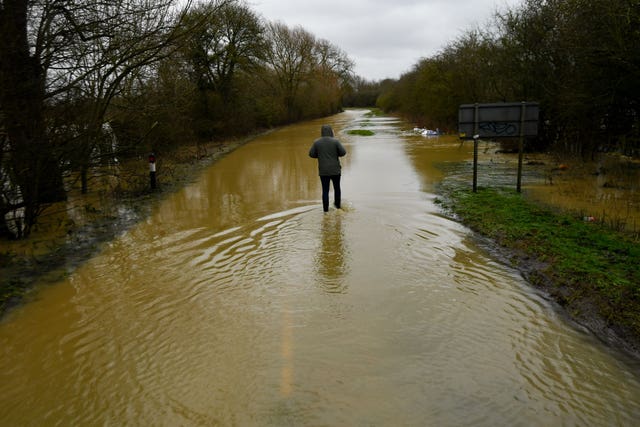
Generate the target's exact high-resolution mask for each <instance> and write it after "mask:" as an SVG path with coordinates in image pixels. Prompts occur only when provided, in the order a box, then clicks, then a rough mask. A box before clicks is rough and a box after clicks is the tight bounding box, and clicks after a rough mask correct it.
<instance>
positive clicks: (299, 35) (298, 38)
mask: <svg viewBox="0 0 640 427" xmlns="http://www.w3.org/2000/svg"><path fill="white" fill-rule="evenodd" d="M268 33H269V42H270V43H271V49H269V53H268V57H267V64H268V66H269V67H270V68H271V69H272V71H273V73H274V75H275V77H276V82H277V85H278V89H279V90H280V92H281V94H282V98H283V102H284V105H285V108H286V110H287V115H288V117H287V119H288V120H289V121H293V120H297V119H298V118H299V117H300V116H301V114H300V111H299V106H298V105H297V96H298V92H299V90H300V87H301V85H302V83H303V82H304V81H305V80H306V79H307V78H308V77H309V74H310V72H311V70H312V68H313V64H314V57H313V49H314V46H315V43H316V40H315V37H314V36H313V34H311V33H309V32H307V31H306V30H305V29H303V28H302V27H296V28H294V29H290V28H289V27H287V26H286V25H285V24H283V23H281V22H274V23H270V24H269V25H268Z"/></svg>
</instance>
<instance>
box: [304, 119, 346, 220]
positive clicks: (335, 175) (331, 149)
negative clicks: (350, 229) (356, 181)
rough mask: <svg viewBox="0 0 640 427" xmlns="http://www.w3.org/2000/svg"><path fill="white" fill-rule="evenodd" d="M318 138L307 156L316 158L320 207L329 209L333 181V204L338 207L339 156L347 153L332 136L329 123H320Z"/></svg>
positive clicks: (339, 196)
mask: <svg viewBox="0 0 640 427" xmlns="http://www.w3.org/2000/svg"><path fill="white" fill-rule="evenodd" d="M320 135H321V136H320V138H318V139H316V140H315V141H314V142H313V145H312V146H311V149H310V150H309V157H312V158H314V159H318V173H319V175H320V182H322V208H323V209H324V211H325V212H328V211H329V185H330V184H331V183H333V191H334V201H333V203H334V205H335V207H336V208H338V209H340V202H341V200H340V199H341V197H342V192H341V190H340V174H341V172H342V166H340V157H343V156H344V155H346V154H347V150H345V149H344V147H343V146H342V144H341V143H340V141H338V140H337V139H336V138H334V136H333V129H331V126H329V125H322V128H321V129H320Z"/></svg>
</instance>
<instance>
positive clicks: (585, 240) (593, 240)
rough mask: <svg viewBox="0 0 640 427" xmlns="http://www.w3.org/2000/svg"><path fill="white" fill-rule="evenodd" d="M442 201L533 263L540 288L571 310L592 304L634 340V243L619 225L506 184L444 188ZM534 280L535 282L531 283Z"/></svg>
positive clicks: (639, 293)
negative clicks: (538, 200)
mask: <svg viewBox="0 0 640 427" xmlns="http://www.w3.org/2000/svg"><path fill="white" fill-rule="evenodd" d="M445 192H446V194H445V196H446V201H445V202H443V205H444V207H445V208H446V209H447V210H449V211H450V212H453V213H454V214H455V215H456V216H457V217H459V219H460V220H461V221H462V222H463V223H465V224H467V225H468V226H469V227H470V228H472V229H473V230H475V231H477V232H479V233H480V234H482V235H484V236H487V237H489V238H491V239H492V240H494V241H495V242H497V243H498V244H499V245H501V246H502V247H504V248H507V249H508V250H511V251H513V253H515V254H519V256H518V257H517V258H518V262H520V263H524V262H528V263H529V264H531V263H535V264H536V269H537V270H538V271H537V274H536V275H535V276H536V277H538V278H542V277H544V278H545V280H544V281H545V283H544V285H545V288H546V289H547V290H548V291H549V292H550V293H551V295H552V296H554V297H555V298H556V300H557V301H558V302H560V303H561V304H563V305H565V306H566V307H567V308H568V309H569V311H570V312H571V314H573V315H574V316H575V317H577V318H581V317H583V316H588V315H589V313H588V312H589V311H593V310H596V311H597V315H598V316H600V317H601V318H602V319H603V320H604V321H605V322H606V323H607V327H613V328H614V329H615V330H616V331H622V332H623V333H624V334H625V335H629V334H631V335H632V336H633V337H635V341H636V342H640V340H639V338H640V244H639V243H638V241H637V240H634V239H633V238H632V237H630V236H628V235H626V234H623V233H622V232H619V231H615V230H611V229H608V228H605V227H603V226H602V225H599V224H595V223H590V222H585V221H584V220H583V219H582V218H578V217H575V216H571V215H569V214H566V213H561V212H556V211H553V210H551V209H549V208H545V207H541V206H540V205H538V204H535V203H533V202H531V201H528V200H527V199H526V198H525V197H524V196H522V195H521V194H519V193H516V192H515V191H512V190H501V189H489V188H480V189H478V192H477V193H473V192H471V191H470V190H461V189H448V190H445ZM534 284H536V283H534Z"/></svg>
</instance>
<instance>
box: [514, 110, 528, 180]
mask: <svg viewBox="0 0 640 427" xmlns="http://www.w3.org/2000/svg"><path fill="white" fill-rule="evenodd" d="M526 111H527V104H526V103H525V102H524V101H522V104H521V105H520V140H519V141H518V182H517V184H516V191H517V192H518V193H520V192H521V191H522V157H523V155H524V153H523V152H524V118H525V113H526Z"/></svg>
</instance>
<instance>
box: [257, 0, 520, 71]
mask: <svg viewBox="0 0 640 427" xmlns="http://www.w3.org/2000/svg"><path fill="white" fill-rule="evenodd" d="M248 3H249V5H250V6H251V7H252V9H253V10H255V11H256V12H257V13H259V14H260V15H262V16H263V17H264V18H265V19H267V20H269V21H281V22H284V23H285V24H287V26H289V27H290V28H293V27H295V26H298V25H300V26H302V27H303V28H304V29H305V30H307V31H309V32H310V33H312V34H313V35H315V36H316V37H317V38H320V39H326V40H328V41H329V42H331V44H333V45H335V46H338V47H339V48H341V49H342V50H343V51H345V52H346V53H347V55H348V56H349V58H351V59H352V60H353V61H354V62H355V63H356V66H355V73H356V74H357V75H359V76H361V77H364V78H365V79H367V80H380V79H384V78H388V77H390V78H394V79H396V78H398V77H400V75H401V74H402V73H404V72H406V71H409V70H410V69H411V67H412V66H413V65H414V64H416V63H417V62H418V61H419V60H420V58H424V57H430V56H433V55H434V54H436V53H438V51H440V50H442V48H443V47H445V46H446V45H447V44H448V43H449V42H451V41H453V40H455V39H456V38H457V37H459V36H460V35H461V34H463V33H464V32H465V31H467V30H469V29H472V28H475V27H477V26H483V25H484V24H486V23H487V22H489V21H490V18H491V17H492V16H493V13H494V12H495V11H496V10H505V9H506V8H507V7H513V6H515V5H517V4H520V3H521V0H321V1H320V0H248Z"/></svg>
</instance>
